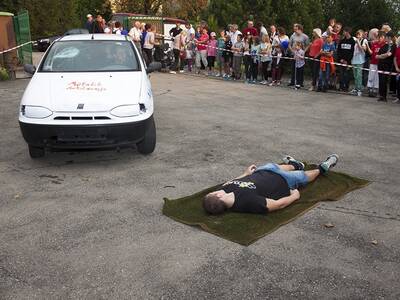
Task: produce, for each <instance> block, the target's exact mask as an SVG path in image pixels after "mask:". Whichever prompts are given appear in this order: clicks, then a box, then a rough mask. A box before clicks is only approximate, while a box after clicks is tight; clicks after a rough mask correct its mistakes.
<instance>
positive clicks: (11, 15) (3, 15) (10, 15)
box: [0, 11, 14, 17]
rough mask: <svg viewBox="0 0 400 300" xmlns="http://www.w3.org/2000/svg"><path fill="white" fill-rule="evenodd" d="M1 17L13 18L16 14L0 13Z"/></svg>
mask: <svg viewBox="0 0 400 300" xmlns="http://www.w3.org/2000/svg"><path fill="white" fill-rule="evenodd" d="M0 16H1V17H13V16H14V14H12V13H9V12H5V11H0Z"/></svg>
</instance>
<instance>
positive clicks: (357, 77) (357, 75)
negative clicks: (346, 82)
mask: <svg viewBox="0 0 400 300" xmlns="http://www.w3.org/2000/svg"><path fill="white" fill-rule="evenodd" d="M353 67H355V68H353V74H354V85H355V89H356V90H357V91H361V90H362V88H363V86H362V72H363V71H362V70H361V68H362V67H363V65H362V64H355V65H353Z"/></svg>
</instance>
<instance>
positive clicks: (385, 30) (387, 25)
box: [381, 23, 392, 33]
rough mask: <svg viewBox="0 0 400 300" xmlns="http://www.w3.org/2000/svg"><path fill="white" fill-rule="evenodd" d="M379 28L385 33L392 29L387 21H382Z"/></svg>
mask: <svg viewBox="0 0 400 300" xmlns="http://www.w3.org/2000/svg"><path fill="white" fill-rule="evenodd" d="M381 30H382V31H383V32H385V33H388V32H389V31H391V30H392V28H391V27H390V25H389V23H383V24H382V28H381Z"/></svg>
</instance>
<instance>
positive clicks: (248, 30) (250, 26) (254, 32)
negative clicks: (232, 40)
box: [242, 20, 258, 36]
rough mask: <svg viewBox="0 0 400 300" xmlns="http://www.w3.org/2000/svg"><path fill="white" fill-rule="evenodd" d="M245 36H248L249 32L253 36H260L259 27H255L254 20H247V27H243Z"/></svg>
mask: <svg viewBox="0 0 400 300" xmlns="http://www.w3.org/2000/svg"><path fill="white" fill-rule="evenodd" d="M242 32H243V36H248V35H249V33H250V35H252V36H258V31H257V28H255V27H254V23H253V21H250V20H249V21H247V27H246V28H245V29H243V31H242Z"/></svg>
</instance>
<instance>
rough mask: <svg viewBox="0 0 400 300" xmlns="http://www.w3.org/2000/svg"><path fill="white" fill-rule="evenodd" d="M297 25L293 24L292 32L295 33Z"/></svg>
mask: <svg viewBox="0 0 400 300" xmlns="http://www.w3.org/2000/svg"><path fill="white" fill-rule="evenodd" d="M298 25H299V24H297V23H294V24H293V32H296V31H297V26H298Z"/></svg>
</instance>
